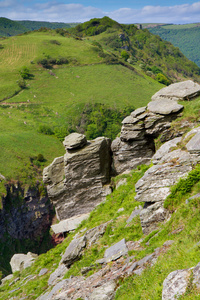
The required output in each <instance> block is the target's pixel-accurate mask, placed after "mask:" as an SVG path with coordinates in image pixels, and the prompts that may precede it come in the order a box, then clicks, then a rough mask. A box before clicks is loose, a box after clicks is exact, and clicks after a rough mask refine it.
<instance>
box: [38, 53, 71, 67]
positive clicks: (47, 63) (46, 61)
mask: <svg viewBox="0 0 200 300" xmlns="http://www.w3.org/2000/svg"><path fill="white" fill-rule="evenodd" d="M37 63H38V64H39V65H42V66H43V67H44V68H47V69H48V68H51V67H52V66H53V65H64V64H68V63H69V60H68V58H67V57H57V58H52V57H50V56H47V57H46V58H42V59H39V60H38V61H37Z"/></svg>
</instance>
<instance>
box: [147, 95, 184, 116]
mask: <svg viewBox="0 0 200 300" xmlns="http://www.w3.org/2000/svg"><path fill="white" fill-rule="evenodd" d="M147 108H148V110H149V111H150V112H153V113H156V114H160V115H169V114H172V113H176V112H180V111H181V110H182V109H183V105H180V104H178V103H177V102H176V101H171V100H168V99H165V98H164V99H161V100H154V101H151V102H149V103H148V106H147Z"/></svg>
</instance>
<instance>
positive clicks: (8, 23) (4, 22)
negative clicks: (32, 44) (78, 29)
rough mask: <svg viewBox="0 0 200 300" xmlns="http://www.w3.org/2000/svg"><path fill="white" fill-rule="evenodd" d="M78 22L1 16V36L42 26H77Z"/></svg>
mask: <svg viewBox="0 0 200 300" xmlns="http://www.w3.org/2000/svg"><path fill="white" fill-rule="evenodd" d="M76 25H77V23H62V22H44V21H43V22H42V21H13V20H10V19H7V18H2V17H1V18H0V36H13V35H18V34H22V33H24V32H27V31H33V30H38V29H40V28H41V27H46V28H50V29H56V28H70V27H74V26H76Z"/></svg>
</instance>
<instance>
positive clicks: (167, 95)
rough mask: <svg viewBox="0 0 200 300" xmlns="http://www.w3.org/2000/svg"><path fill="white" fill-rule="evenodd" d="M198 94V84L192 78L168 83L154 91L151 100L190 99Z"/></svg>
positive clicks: (199, 86)
mask: <svg viewBox="0 0 200 300" xmlns="http://www.w3.org/2000/svg"><path fill="white" fill-rule="evenodd" d="M198 95H200V85H199V84H198V83H195V82H194V81H192V80H186V81H182V82H177V83H173V84H170V85H169V86H167V87H164V88H162V89H161V90H159V91H158V92H157V93H155V94H154V95H153V96H152V98H151V100H152V101H155V100H162V99H169V100H174V101H177V100H190V99H192V98H194V97H197V96H198Z"/></svg>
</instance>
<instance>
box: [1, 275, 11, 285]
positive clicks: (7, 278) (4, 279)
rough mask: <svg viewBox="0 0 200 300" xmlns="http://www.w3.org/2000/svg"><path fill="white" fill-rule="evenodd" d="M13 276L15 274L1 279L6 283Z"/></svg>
mask: <svg viewBox="0 0 200 300" xmlns="http://www.w3.org/2000/svg"><path fill="white" fill-rule="evenodd" d="M12 278H13V274H9V275H8V276H6V277H4V278H2V279H1V282H2V284H4V283H5V282H6V281H7V280H10V279H12Z"/></svg>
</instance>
